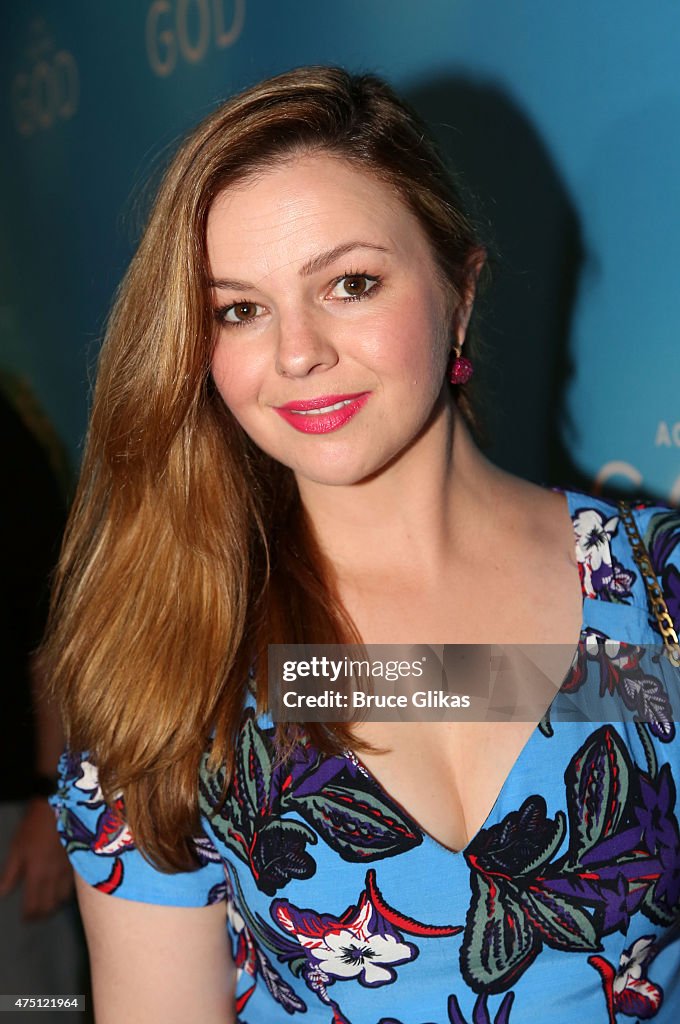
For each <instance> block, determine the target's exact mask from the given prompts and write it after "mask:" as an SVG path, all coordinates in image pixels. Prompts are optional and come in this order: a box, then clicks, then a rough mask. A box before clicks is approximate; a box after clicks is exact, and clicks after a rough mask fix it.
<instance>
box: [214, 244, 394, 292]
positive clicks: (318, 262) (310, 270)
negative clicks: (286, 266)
mask: <svg viewBox="0 0 680 1024" xmlns="http://www.w3.org/2000/svg"><path fill="white" fill-rule="evenodd" d="M355 249H373V251H374V252H390V251H391V250H390V249H388V248H386V246H384V245H376V243H375V242H357V241H354V242H341V243H340V245H336V246H334V247H333V248H332V249H328V250H327V251H326V252H321V253H319V255H318V256H312V258H311V259H309V260H307V262H306V263H303V264H302V266H301V267H300V270H299V274H300V276H301V277H309V276H310V275H311V274H316V273H317V272H318V271H319V270H325V269H326V267H329V266H330V265H331V263H333V262H334V261H335V260H338V259H340V257H341V256H346V255H347V254H348V253H350V252H354V250H355ZM210 287H211V288H225V289H227V290H229V289H231V290H236V291H238V289H240V288H242V289H248V288H254V287H256V286H255V285H252V284H249V283H248V282H247V281H236V280H231V279H229V278H225V277H219V278H215V279H214V280H211V281H210Z"/></svg>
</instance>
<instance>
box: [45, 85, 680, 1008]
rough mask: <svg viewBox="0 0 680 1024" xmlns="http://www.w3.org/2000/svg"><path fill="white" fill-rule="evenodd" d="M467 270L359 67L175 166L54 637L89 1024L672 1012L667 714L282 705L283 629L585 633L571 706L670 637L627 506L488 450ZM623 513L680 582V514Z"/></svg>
mask: <svg viewBox="0 0 680 1024" xmlns="http://www.w3.org/2000/svg"><path fill="white" fill-rule="evenodd" d="M483 266H484V251H483V249H482V247H481V246H480V244H479V242H478V241H477V239H476V236H475V234H474V231H473V229H472V227H471V224H470V222H469V220H468V219H467V217H466V216H465V214H464V213H463V212H462V209H461V205H460V200H459V197H458V195H457V193H456V191H455V188H454V186H453V185H452V184H451V181H450V179H449V177H448V176H447V173H446V171H445V170H444V168H443V166H442V164H441V162H440V160H439V158H438V157H437V155H436V153H435V151H434V149H433V147H432V145H431V143H430V142H429V141H428V140H427V137H426V135H425V134H424V132H423V128H422V125H421V124H420V123H419V122H418V120H417V119H416V118H415V117H414V116H413V114H412V113H410V112H409V111H408V110H407V109H406V108H405V107H404V106H403V105H402V104H401V103H400V102H399V101H398V100H397V99H396V98H395V97H394V95H393V94H392V92H391V91H390V90H389V89H388V87H387V86H385V85H384V84H383V83H381V82H380V81H378V80H377V79H374V78H372V77H351V76H349V75H347V74H346V73H345V72H343V71H340V70H337V69H328V68H306V69H304V68H303V69H299V70H297V71H292V72H289V73H287V74H284V75H281V76H279V77H277V78H274V79H271V80H270V81H267V82H264V83H262V84H260V85H258V86H256V87H255V88H253V89H251V90H248V91H247V92H245V93H243V94H242V95H240V96H237V97H235V98H234V99H232V100H231V101H229V102H228V103H227V104H226V105H225V106H223V107H222V108H220V109H219V110H217V111H216V112H215V113H214V114H213V115H212V116H211V117H209V118H208V119H207V120H206V121H205V122H204V123H203V124H202V125H200V126H199V127H198V128H197V129H196V131H195V132H194V133H193V134H192V135H191V136H190V138H189V139H188V140H187V142H186V143H185V144H184V145H183V147H182V148H181V149H180V151H179V153H178V154H177V156H176V157H175V159H174V161H173V163H172V165H171V167H170V169H169V170H168V172H167V175H166V177H165V180H164V182H163V184H162V186H161V189H160V192H159V195H158V198H157V201H156V205H155V207H154V210H153V212H152V215H151V218H150V221H149V224H148V227H147V230H146V233H145V235H144V238H143V240H142V242H141V245H140V247H139V250H138V253H137V255H136V257H135V259H134V260H133V262H132V265H131V267H130V270H129V272H128V275H127V277H126V279H125V281H124V283H123V285H122V287H121V290H120V293H119V295H118V298H117V301H116V305H115V308H114V311H113V314H112V317H111V321H110V324H109V328H108V335H107V339H106V343H105V345H104V349H103V352H102V357H101V364H100V369H99V376H98V383H97V392H96V395H95V403H94V409H93V414H92V424H91V430H90V436H89V441H88V448H87V454H86V458H85V460H84V466H83V475H82V482H81V486H80V491H79V495H78V498H77V501H76V504H75V508H74V511H73V514H72V520H71V528H70V532H69V535H68V538H67V541H66V545H65V549H64V554H63V559H62V566H61V570H60V576H59V579H58V585H57V590H56V595H55V602H54V612H53V618H52V626H51V631H50V635H49V640H48V643H47V647H46V653H45V658H46V661H47V663H48V666H49V669H50V671H51V673H52V677H53V678H54V680H55V684H54V685H55V688H56V690H57V692H58V693H59V694H60V697H61V699H62V701H63V703H64V706H65V709H66V720H67V725H68V729H69V743H70V749H71V750H72V751H79V750H85V751H89V754H88V755H82V754H81V755H76V754H70V755H69V756H68V757H66V758H65V759H64V761H63V764H62V783H61V789H60V793H59V794H58V796H57V798H56V799H55V801H54V803H55V806H56V808H57V809H58V811H59V816H60V827H61V831H62V834H63V837H64V841H65V843H66V845H67V849H68V850H69V852H70V853H71V856H72V860H73V864H74V867H75V868H76V871H77V876H78V890H79V898H80V903H81V908H82V913H83V918H84V921H85V926H86V930H87V936H88V943H89V947H90V953H91V960H92V966H93V974H94V990H95V1002H96V1004H97V1008H98V1020H99V1021H100V1022H102V1024H107V1022H108V1021H113V1020H114V1019H115V1020H116V1021H118V1020H120V1019H123V1020H126V1021H145V1022H148V1021H155V1020H158V1021H164V1022H173V1021H178V1022H179V1021H186V1020H189V1019H191V1020H200V1021H201V1022H202V1024H212V1022H215V1024H216V1022H218V1021H220V1022H224V1021H228V1020H234V1015H235V1014H236V1015H237V1016H238V1019H239V1020H242V1021H248V1022H249V1024H254V1022H258V1024H259V1022H264V1021H266V1022H267V1024H269V1022H272V1024H275V1022H279V1021H286V1020H289V1019H290V1016H291V1015H292V1016H293V1017H294V1016H295V1015H296V1014H301V1015H303V1017H302V1019H305V1020H310V1021H311V1020H317V1021H324V1022H330V1021H333V1022H336V1024H338V1022H351V1024H375V1022H376V1021H381V1022H383V1024H387V1022H393V1024H394V1022H401V1024H407V1022H408V1024H425V1022H430V1021H437V1022H453V1024H463V1022H465V1021H473V1020H474V1021H475V1022H484V1021H491V1020H494V1021H496V1022H497V1024H502V1022H506V1021H508V1020H512V1022H513V1024H517V1021H528V1020H530V1019H541V1018H542V1016H544V1015H545V1013H546V1012H547V1013H549V1015H550V1019H551V1020H562V1019H563V1020H572V1019H573V1017H574V1016H575V1014H576V1013H578V1014H579V1015H580V1016H581V1017H582V1018H583V1017H584V1015H585V1017H586V1018H587V1019H589V1020H591V1019H592V1020H596V1019H598V1020H599V1019H602V1020H613V1019H614V1016H615V1014H616V1013H618V1012H624V1013H626V1012H628V1013H630V1012H633V1013H637V1015H638V1016H652V1015H653V1014H654V1013H656V1011H657V1010H658V1009H659V1007H660V1006H661V1005H662V1003H663V998H664V994H663V986H664V984H665V983H666V981H667V979H668V978H669V977H670V976H672V973H673V971H674V970H675V964H676V962H677V954H676V953H675V952H674V947H673V946H669V947H668V948H667V949H663V944H664V936H666V934H667V933H668V934H670V932H671V929H672V925H673V922H674V921H675V920H676V917H677V912H678V897H679V895H680V894H679V891H678V890H679V887H680V885H679V883H678V872H679V871H680V841H679V838H678V826H677V821H676V818H675V813H674V795H675V791H674V787H673V781H672V775H671V774H670V767H669V765H670V764H671V763H673V764H677V756H675V758H673V755H674V754H675V752H676V748H677V744H675V743H674V742H673V737H674V729H673V725H672V722H670V721H668V718H669V716H668V715H666V716H665V717H664V716H663V715H661V716H660V721H657V722H655V723H652V724H649V725H648V724H644V725H639V726H635V725H634V724H633V723H621V724H619V725H617V726H613V725H611V726H607V725H603V726H600V727H597V728H596V727H595V726H594V725H593V724H592V723H587V722H586V723H575V724H574V723H571V724H560V723H554V724H552V725H551V724H550V723H549V721H548V720H547V718H545V719H544V720H543V721H542V722H541V728H540V729H539V728H537V723H538V719H539V718H540V717H541V715H540V714H537V715H536V717H535V720H534V721H531V722H514V723H504V724H503V725H495V726H494V725H490V724H488V723H483V722H478V723H466V724H462V723H461V722H460V721H459V722H456V721H438V722H429V723H427V724H423V723H422V722H421V723H418V722H409V721H404V722H400V723H390V722H387V723H386V722H373V721H363V722H358V723H354V724H352V725H348V724H345V725H342V724H341V725H334V726H333V727H331V726H327V727H326V726H324V725H321V724H319V723H318V722H317V723H309V724H308V725H307V726H306V728H304V729H298V730H297V731H296V730H293V729H286V728H285V726H279V727H278V728H277V729H275V728H274V726H273V725H272V722H271V719H270V718H269V717H268V715H267V713H266V709H265V704H266V664H267V645H268V644H270V643H284V642H285V643H296V642H297V643H305V642H309V643H344V642H365V643H386V644H392V643H404V642H407V643H430V644H432V643H434V644H454V643H465V644H481V643H489V642H490V643H496V644H509V643H513V644H560V645H566V646H567V648H568V651H569V658H568V659H567V661H566V663H565V664H564V666H563V671H566V669H567V667H568V665H569V662H570V661H571V659H572V653H573V652H574V651H575V650H576V648H577V644H578V641H579V639H584V638H585V637H588V638H589V641H590V647H589V648H586V647H584V646H582V647H581V648H579V657H577V658H576V659H575V660H574V664H575V666H576V668H575V669H574V672H573V673H572V675H571V676H570V677H569V678H568V680H567V682H566V683H565V687H566V688H567V689H568V690H570V692H571V691H574V692H576V691H577V690H578V689H579V687H584V681H585V680H586V677H587V669H588V666H589V664H590V663H592V664H593V665H595V666H596V667H597V670H598V672H601V673H603V679H605V678H606V679H607V680H608V685H609V687H610V688H611V686H612V685H613V684H612V683H611V680H612V679H613V678H614V675H615V671H618V672H619V676H620V675H621V672H622V669H621V664H622V661H621V658H619V660H618V661H617V660H616V659H615V658H614V659H612V657H608V656H609V655H611V653H612V648H611V646H610V647H609V648H608V649H607V651H606V652H605V649H604V647H603V641H604V638H605V637H611V638H614V640H617V641H626V642H628V643H629V644H643V643H654V642H656V643H659V642H660V633H659V631H658V629H657V627H656V621H655V619H654V617H653V616H651V615H650V612H649V610H648V600H647V591H646V588H645V582H644V579H643V576H642V575H641V573H640V571H638V569H637V568H636V565H635V561H634V556H633V551H632V548H631V546H630V542H629V540H628V533H627V531H626V530H624V524H623V521H622V513H621V511H620V510H618V509H617V508H616V507H613V506H611V505H609V504H608V503H607V502H604V501H600V500H595V499H590V498H586V497H583V496H578V495H573V494H562V493H559V492H551V491H546V490H543V489H541V488H538V487H536V486H534V485H532V484H528V483H526V482H524V481H521V480H517V479H514V478H512V477H510V476H509V475H507V474H506V473H504V472H502V471H501V470H499V469H497V468H496V467H495V466H493V465H492V464H490V463H489V462H488V461H487V460H486V459H485V458H484V457H483V456H482V454H481V453H480V452H479V450H478V449H477V447H476V446H475V444H474V442H473V440H472V435H471V431H472V430H473V429H474V422H475V421H474V414H473V410H472V405H471V401H470V396H469V384H468V378H469V371H470V367H471V361H470V360H469V358H468V357H469V356H470V355H471V353H470V351H469V342H468V341H467V340H466V338H467V333H468V324H469V320H470V316H471V311H472V307H473V301H474V296H475V290H476V285H477V281H478V279H479V276H480V274H481V273H483ZM464 353H465V355H464ZM632 522H633V526H632V527H631V526H630V524H629V525H628V529H631V530H632V529H634V528H635V527H637V528H638V529H640V530H641V531H642V532H643V533H644V534H646V537H647V539H648V541H649V543H650V545H651V555H652V560H653V561H654V565H655V567H656V571H657V573H658V574H659V575H660V576H662V577H663V578H664V580H665V581H667V582H668V583H669V586H671V584H673V582H674V581H677V568H676V566H677V560H678V552H679V548H678V540H679V539H680V521H679V519H678V517H677V515H676V514H675V513H671V512H669V511H667V510H663V509H654V508H645V509H642V508H641V509H638V510H637V511H636V512H635V515H634V516H633V517H632ZM674 592H675V591H674ZM669 593H671V590H669ZM584 598H588V599H589V600H584ZM633 650H638V648H634V649H633ZM588 655H592V657H591V658H590V660H589V657H588ZM633 664H634V659H633V660H631V658H630V657H629V658H628V661H627V662H626V665H627V667H628V669H630V672H632V671H633V669H632V668H630V666H631V665H633ZM577 670H578V671H577ZM249 672H250V677H251V687H250V688H249V686H248V678H249ZM607 673H608V674H607ZM598 678H599V677H598ZM594 685H597V683H595V684H594ZM251 691H252V692H251ZM254 694H256V696H257V700H256V697H255V696H254ZM541 710H543V709H541ZM661 719H663V720H662V721H661ZM95 766H96V767H95ZM197 780H198V785H197ZM225 793H226V799H225ZM104 797H106V800H107V801H108V804H106V803H105V802H104ZM133 837H134V839H133ZM197 865H198V868H196V866H197ZM192 869H193V870H192ZM112 893H113V894H115V895H117V896H121V897H125V898H124V899H111V898H110V894H112ZM225 918H226V920H227V928H226V929H225ZM655 956H656V957H657V959H656V960H655V961H654V962H652V960H653V957H655ZM231 957H233V959H234V960H235V962H236V965H237V968H238V979H237V984H236V989H235V992H234V989H233V971H232V972H230V970H229V969H228V966H227V965H228V963H229V961H230V958H231ZM650 965H651V967H650ZM648 970H649V975H648V973H647V972H648ZM635 1000H637V1002H636V1001H635ZM671 1002H672V996H670V995H669V994H668V993H667V994H666V1003H665V1005H666V1006H668V1005H669V1004H670V1003H671ZM631 1007H633V1009H631Z"/></svg>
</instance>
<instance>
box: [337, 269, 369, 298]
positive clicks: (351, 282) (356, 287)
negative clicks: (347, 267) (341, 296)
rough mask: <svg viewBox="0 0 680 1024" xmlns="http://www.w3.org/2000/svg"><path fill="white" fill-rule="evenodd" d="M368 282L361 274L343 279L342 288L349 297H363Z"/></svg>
mask: <svg viewBox="0 0 680 1024" xmlns="http://www.w3.org/2000/svg"><path fill="white" fill-rule="evenodd" d="M367 284H368V282H367V280H366V278H365V277H363V276H362V275H361V274H353V275H352V276H351V277H345V278H343V282H342V287H343V288H344V289H345V291H346V292H347V294H348V295H363V294H364V292H365V291H366V286H367Z"/></svg>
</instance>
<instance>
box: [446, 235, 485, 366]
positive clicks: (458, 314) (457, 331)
mask: <svg viewBox="0 0 680 1024" xmlns="http://www.w3.org/2000/svg"><path fill="white" fill-rule="evenodd" d="M485 263H486V249H482V248H481V247H480V248H478V249H474V250H473V251H472V253H471V254H470V256H469V257H468V259H467V261H466V264H465V284H464V286H463V294H462V297H461V300H460V302H459V303H458V305H457V307H456V309H455V311H454V314H453V323H452V332H451V336H452V338H455V344H456V348H457V350H458V352H460V351H461V350H462V348H463V345H464V343H465V335H466V333H467V329H468V324H469V323H470V317H471V316H472V309H473V307H474V304H475V295H476V294H477V282H478V280H479V275H480V274H481V272H482V270H483V268H484V264H485Z"/></svg>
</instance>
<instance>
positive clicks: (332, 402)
mask: <svg viewBox="0 0 680 1024" xmlns="http://www.w3.org/2000/svg"><path fill="white" fill-rule="evenodd" d="M369 397H370V392H369V391H361V392H360V393H359V394H354V395H319V397H318V398H310V399H308V400H307V401H300V402H287V403H286V404H285V405H278V406H274V408H275V409H276V412H278V414H279V416H281V418H282V419H284V420H285V421H286V423H290V425H291V427H295V429H296V430H299V431H301V432H302V433H303V434H328V433H329V432H330V431H331V430H338V429H339V428H340V427H343V426H344V425H345V423H348V422H349V420H351V419H352V417H353V416H356V414H357V413H358V412H359V410H360V409H361V408H362V407H363V406H364V405H365V404H366V402H367V401H368V399H369Z"/></svg>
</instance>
